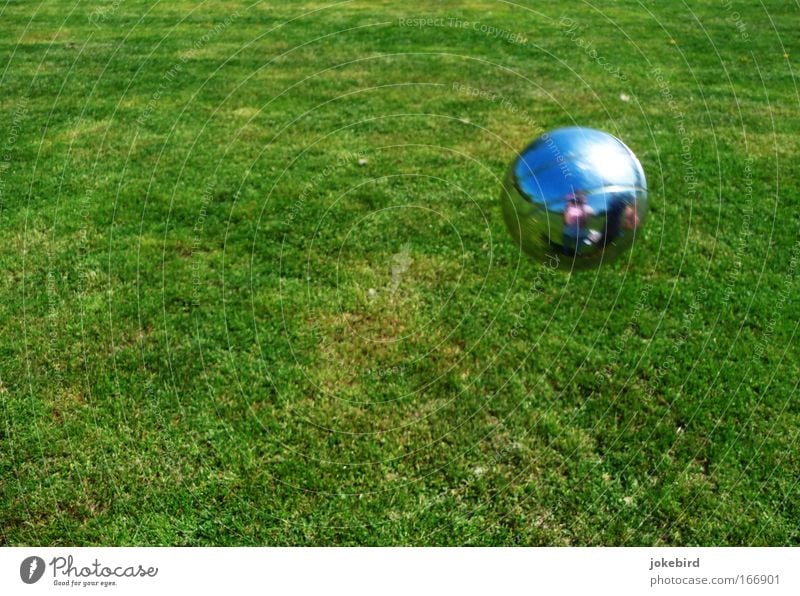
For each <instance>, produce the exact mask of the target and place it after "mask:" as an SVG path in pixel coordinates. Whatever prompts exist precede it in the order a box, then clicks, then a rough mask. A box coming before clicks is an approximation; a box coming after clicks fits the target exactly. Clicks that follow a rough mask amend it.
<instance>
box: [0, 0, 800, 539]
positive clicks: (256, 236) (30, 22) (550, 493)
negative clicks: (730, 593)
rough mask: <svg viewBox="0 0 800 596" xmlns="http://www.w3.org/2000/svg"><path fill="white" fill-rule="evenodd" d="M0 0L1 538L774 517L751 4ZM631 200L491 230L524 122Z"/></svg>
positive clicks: (774, 101) (761, 109) (765, 32)
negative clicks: (619, 223)
mask: <svg viewBox="0 0 800 596" xmlns="http://www.w3.org/2000/svg"><path fill="white" fill-rule="evenodd" d="M421 10H423V9H417V8H414V7H413V6H412V5H411V4H408V5H406V6H404V5H403V4H401V3H397V2H388V1H387V2H377V1H370V2H367V1H364V0H362V1H344V2H339V3H327V2H319V3H310V2H285V1H271V2H257V3H252V4H251V3H249V2H238V1H227V2H222V1H220V2H185V1H178V2H144V1H143V0H119V1H116V2H111V1H110V0H108V1H105V2H96V3H86V2H72V1H69V2H68V1H64V0H52V1H49V2H25V1H21V0H6V1H5V2H2V3H0V23H2V26H0V62H2V67H0V107H1V109H2V119H0V269H1V270H2V275H0V543H3V544H7V545H162V544H163V545H211V544H215V545H312V544H313V545H333V544H336V545H356V544H374V545H390V544H392V545H405V544H408V545H434V544H435V545H462V544H474V545H668V544H671V545H739V544H748V545H786V544H798V543H800V485H799V484H798V481H799V479H800V443H799V442H798V438H799V434H800V407H799V406H798V376H800V349H798V343H800V342H798V336H797V330H798V319H800V298H798V289H800V283H799V281H798V280H799V276H800V271H798V268H799V267H800V238H799V236H798V229H799V228H800V215H798V193H797V180H798V179H800V162H798V159H797V155H798V152H800V116H798V114H800V112H799V111H798V108H800V105H799V104H800V92H799V91H798V81H797V79H796V77H795V68H796V60H797V58H798V57H800V46H799V45H798V38H797V31H798V28H800V13H799V12H798V8H797V6H796V5H792V4H791V3H785V2H782V1H779V0H769V1H767V2H765V3H764V5H761V3H753V2H745V1H744V0H731V1H730V2H728V0H722V1H719V0H715V1H711V0H706V1H703V2H690V3H689V4H684V3H683V2H639V1H636V0H620V1H611V0H604V1H602V2H592V3H574V4H572V3H570V4H569V5H561V4H560V3H539V2H535V3H534V2H525V3H524V4H515V3H509V2H504V1H500V0H483V1H478V0H471V1H467V2H437V3H435V8H430V9H426V10H427V12H420V11H421ZM572 124H579V125H583V126H591V127H594V128H600V129H604V130H607V131H609V132H611V133H613V134H615V135H617V136H619V137H620V138H621V139H623V140H624V141H625V142H626V143H627V144H628V145H629V146H630V147H631V148H632V149H633V150H634V151H635V152H636V153H637V155H638V156H639V158H640V160H641V162H642V164H643V166H644V168H645V171H646V173H647V176H648V182H649V186H650V190H651V193H650V206H651V211H650V216H649V220H648V222H647V225H646V226H645V228H644V230H643V234H642V235H641V236H640V237H638V238H637V242H636V244H635V246H634V249H633V250H632V251H631V252H629V253H627V254H626V255H625V256H624V257H623V258H622V259H620V260H619V261H618V262H617V263H614V264H613V265H610V266H604V267H603V268H601V269H600V270H597V271H587V272H580V273H574V274H572V275H571V274H569V273H565V272H560V271H553V270H551V269H549V268H548V267H542V266H541V265H539V264H537V263H535V262H533V261H532V260H530V259H528V258H526V257H525V256H524V255H522V254H521V253H520V251H519V249H518V248H517V247H516V246H515V245H514V244H513V242H512V241H511V239H510V236H509V235H508V234H507V232H506V230H505V227H504V224H503V220H502V217H501V213H500V208H499V201H498V198H499V195H500V184H501V180H502V177H503V175H504V174H505V170H506V168H507V165H508V163H509V162H510V161H511V160H512V159H513V157H514V155H515V152H516V151H518V150H520V149H521V148H522V147H523V146H524V145H525V144H526V143H527V142H528V141H530V140H531V139H533V138H535V137H536V136H538V135H539V134H541V133H542V132H543V131H545V130H548V129H551V128H555V127H558V126H564V125H572Z"/></svg>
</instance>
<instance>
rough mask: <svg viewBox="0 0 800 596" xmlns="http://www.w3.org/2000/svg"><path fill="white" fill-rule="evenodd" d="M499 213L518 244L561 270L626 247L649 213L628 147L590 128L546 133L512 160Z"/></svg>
mask: <svg viewBox="0 0 800 596" xmlns="http://www.w3.org/2000/svg"><path fill="white" fill-rule="evenodd" d="M501 201H502V204H503V216H504V218H505V221H506V225H507V226H508V229H509V231H510V232H511V235H512V236H513V237H514V238H515V239H516V240H517V241H518V242H519V244H520V246H521V247H522V249H523V250H524V251H525V252H526V253H528V254H529V255H531V256H532V257H534V258H535V259H536V260H539V261H540V262H542V263H548V264H550V265H552V266H554V265H555V264H556V263H557V264H558V266H559V267H562V268H564V269H573V268H584V269H585V268H589V267H597V266H599V265H600V264H601V263H604V262H608V261H610V260H612V259H613V258H614V257H616V256H617V255H619V254H620V253H622V252H623V251H624V250H626V249H627V248H629V247H630V246H631V244H632V243H633V240H634V237H635V236H636V233H637V231H638V230H639V229H640V228H641V226H642V224H643V223H644V219H645V215H646V213H647V181H646V180H645V177H644V171H643V170H642V166H641V164H640V163H639V160H638V159H636V156H635V155H634V154H633V152H632V151H631V150H630V149H628V147H627V146H626V145H625V144H624V143H623V142H622V141H620V140H619V139H618V138H616V137H614V136H612V135H610V134H608V133H605V132H602V131H599V130H594V129H592V128H581V127H571V128H559V129H557V130H553V131H551V132H548V133H545V134H543V135H542V136H540V137H539V138H538V139H536V140H535V141H534V142H533V143H531V144H530V145H529V146H528V147H527V148H526V149H525V150H523V151H522V152H521V153H520V155H519V157H517V159H515V160H514V162H513V163H512V164H511V168H510V169H509V171H508V175H507V176H506V179H505V182H504V184H503V195H502V197H501Z"/></svg>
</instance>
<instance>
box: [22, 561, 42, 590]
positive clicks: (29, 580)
mask: <svg viewBox="0 0 800 596" xmlns="http://www.w3.org/2000/svg"><path fill="white" fill-rule="evenodd" d="M43 575H44V559H42V558H41V557H35V556H34V557H26V558H25V560H24V561H22V563H21V564H20V566H19V577H20V578H21V579H22V581H24V582H25V583H26V584H35V583H36V582H38V581H39V580H40V579H42V576H43Z"/></svg>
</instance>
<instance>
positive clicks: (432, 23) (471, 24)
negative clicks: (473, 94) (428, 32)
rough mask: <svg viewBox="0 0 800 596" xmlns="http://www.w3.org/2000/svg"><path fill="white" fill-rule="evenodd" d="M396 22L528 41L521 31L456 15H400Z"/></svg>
mask: <svg viewBox="0 0 800 596" xmlns="http://www.w3.org/2000/svg"><path fill="white" fill-rule="evenodd" d="M397 24H398V25H399V26H400V27H451V28H454V29H469V30H472V31H476V32H478V33H481V34H482V35H486V36H488V37H494V38H495V39H502V40H505V41H507V42H509V43H513V44H518V45H525V44H526V43H528V38H527V37H525V36H524V35H523V34H522V33H518V32H514V31H509V30H508V29H502V28H500V27H494V26H492V25H487V24H486V23H480V22H478V21H467V20H465V19H460V18H458V17H415V18H406V17H400V18H399V19H397Z"/></svg>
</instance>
